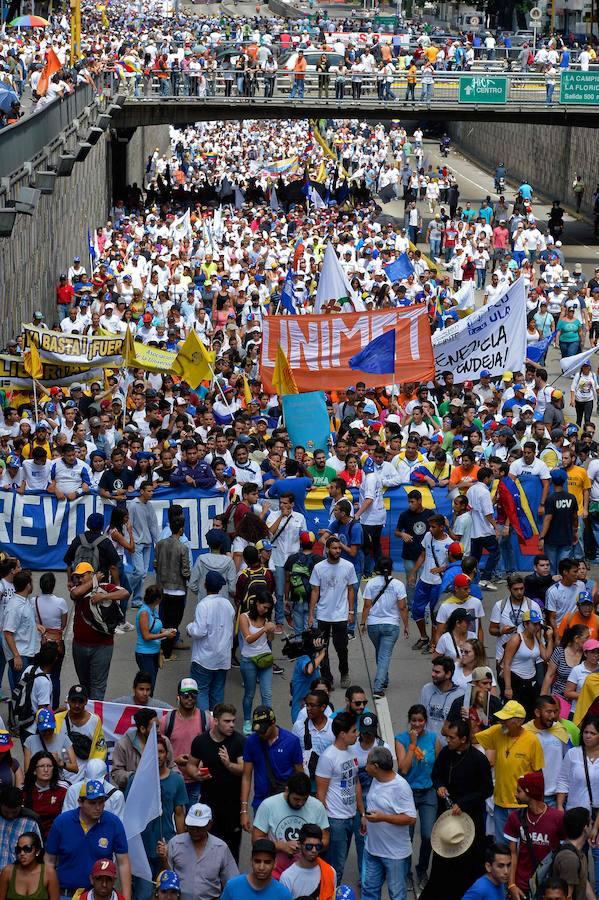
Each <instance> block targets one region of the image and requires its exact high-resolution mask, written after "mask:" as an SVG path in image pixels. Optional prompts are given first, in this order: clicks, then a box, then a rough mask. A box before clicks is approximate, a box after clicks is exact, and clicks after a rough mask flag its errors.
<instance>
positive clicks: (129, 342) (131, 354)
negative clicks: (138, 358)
mask: <svg viewBox="0 0 599 900" xmlns="http://www.w3.org/2000/svg"><path fill="white" fill-rule="evenodd" d="M122 354H123V362H124V363H125V366H126V367H127V368H129V366H131V365H133V360H134V359H135V348H134V346H133V335H132V334H131V329H130V328H127V329H126V330H125V337H124V338H123V350H122Z"/></svg>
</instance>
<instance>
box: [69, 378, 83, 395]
mask: <svg viewBox="0 0 599 900" xmlns="http://www.w3.org/2000/svg"><path fill="white" fill-rule="evenodd" d="M82 390H83V385H82V384H79V382H78V381H74V382H73V384H72V385H71V394H72V393H73V391H82Z"/></svg>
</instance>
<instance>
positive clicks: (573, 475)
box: [566, 466, 591, 516]
mask: <svg viewBox="0 0 599 900" xmlns="http://www.w3.org/2000/svg"><path fill="white" fill-rule="evenodd" d="M566 471H567V473H568V490H569V491H570V493H571V494H574V496H575V497H576V499H577V500H578V515H579V516H581V515H582V510H583V507H584V498H583V491H589V490H590V489H591V479H590V478H589V476H588V474H587V470H586V469H583V468H582V466H571V467H570V468H569V469H566Z"/></svg>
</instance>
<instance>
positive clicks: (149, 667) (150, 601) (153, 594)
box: [135, 584, 177, 694]
mask: <svg viewBox="0 0 599 900" xmlns="http://www.w3.org/2000/svg"><path fill="white" fill-rule="evenodd" d="M161 600H162V588H161V587H159V586H158V585H157V584H151V585H150V586H149V587H147V588H146V592H145V594H144V599H143V603H142V605H141V606H140V608H139V609H138V611H137V615H136V617H135V628H136V630H137V643H136V644H135V662H136V663H137V665H138V666H139V668H140V670H141V671H142V672H147V673H148V675H150V676H151V678H152V694H153V693H154V688H155V686H156V678H157V676H158V669H159V668H160V642H161V641H165V640H167V638H174V637H175V635H176V633H177V629H176V628H167V629H166V630H165V629H164V628H163V627H162V622H161V620H160V619H159V618H158V607H159V606H160V602H161Z"/></svg>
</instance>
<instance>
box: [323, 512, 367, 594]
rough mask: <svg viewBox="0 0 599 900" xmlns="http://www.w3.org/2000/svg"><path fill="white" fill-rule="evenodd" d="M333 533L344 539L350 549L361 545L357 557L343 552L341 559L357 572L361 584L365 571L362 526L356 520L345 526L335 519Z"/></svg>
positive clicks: (332, 526) (332, 527)
mask: <svg viewBox="0 0 599 900" xmlns="http://www.w3.org/2000/svg"><path fill="white" fill-rule="evenodd" d="M331 533H332V534H338V535H339V537H342V538H343V542H344V543H345V544H347V546H348V547H351V545H352V544H359V545H360V549H359V550H358V552H357V553H356V555H355V556H350V555H349V553H347V552H346V551H345V550H342V551H341V559H346V560H347V561H348V562H350V563H351V564H352V566H353V567H354V569H355V570H356V577H357V579H358V584H359V583H360V579H361V578H362V572H363V571H364V551H363V550H362V545H363V534H362V526H361V525H360V523H359V522H356V520H355V519H351V520H350V521H349V522H346V524H345V525H342V524H341V522H339V521H338V520H337V519H334V520H333V522H332V525H331Z"/></svg>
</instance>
